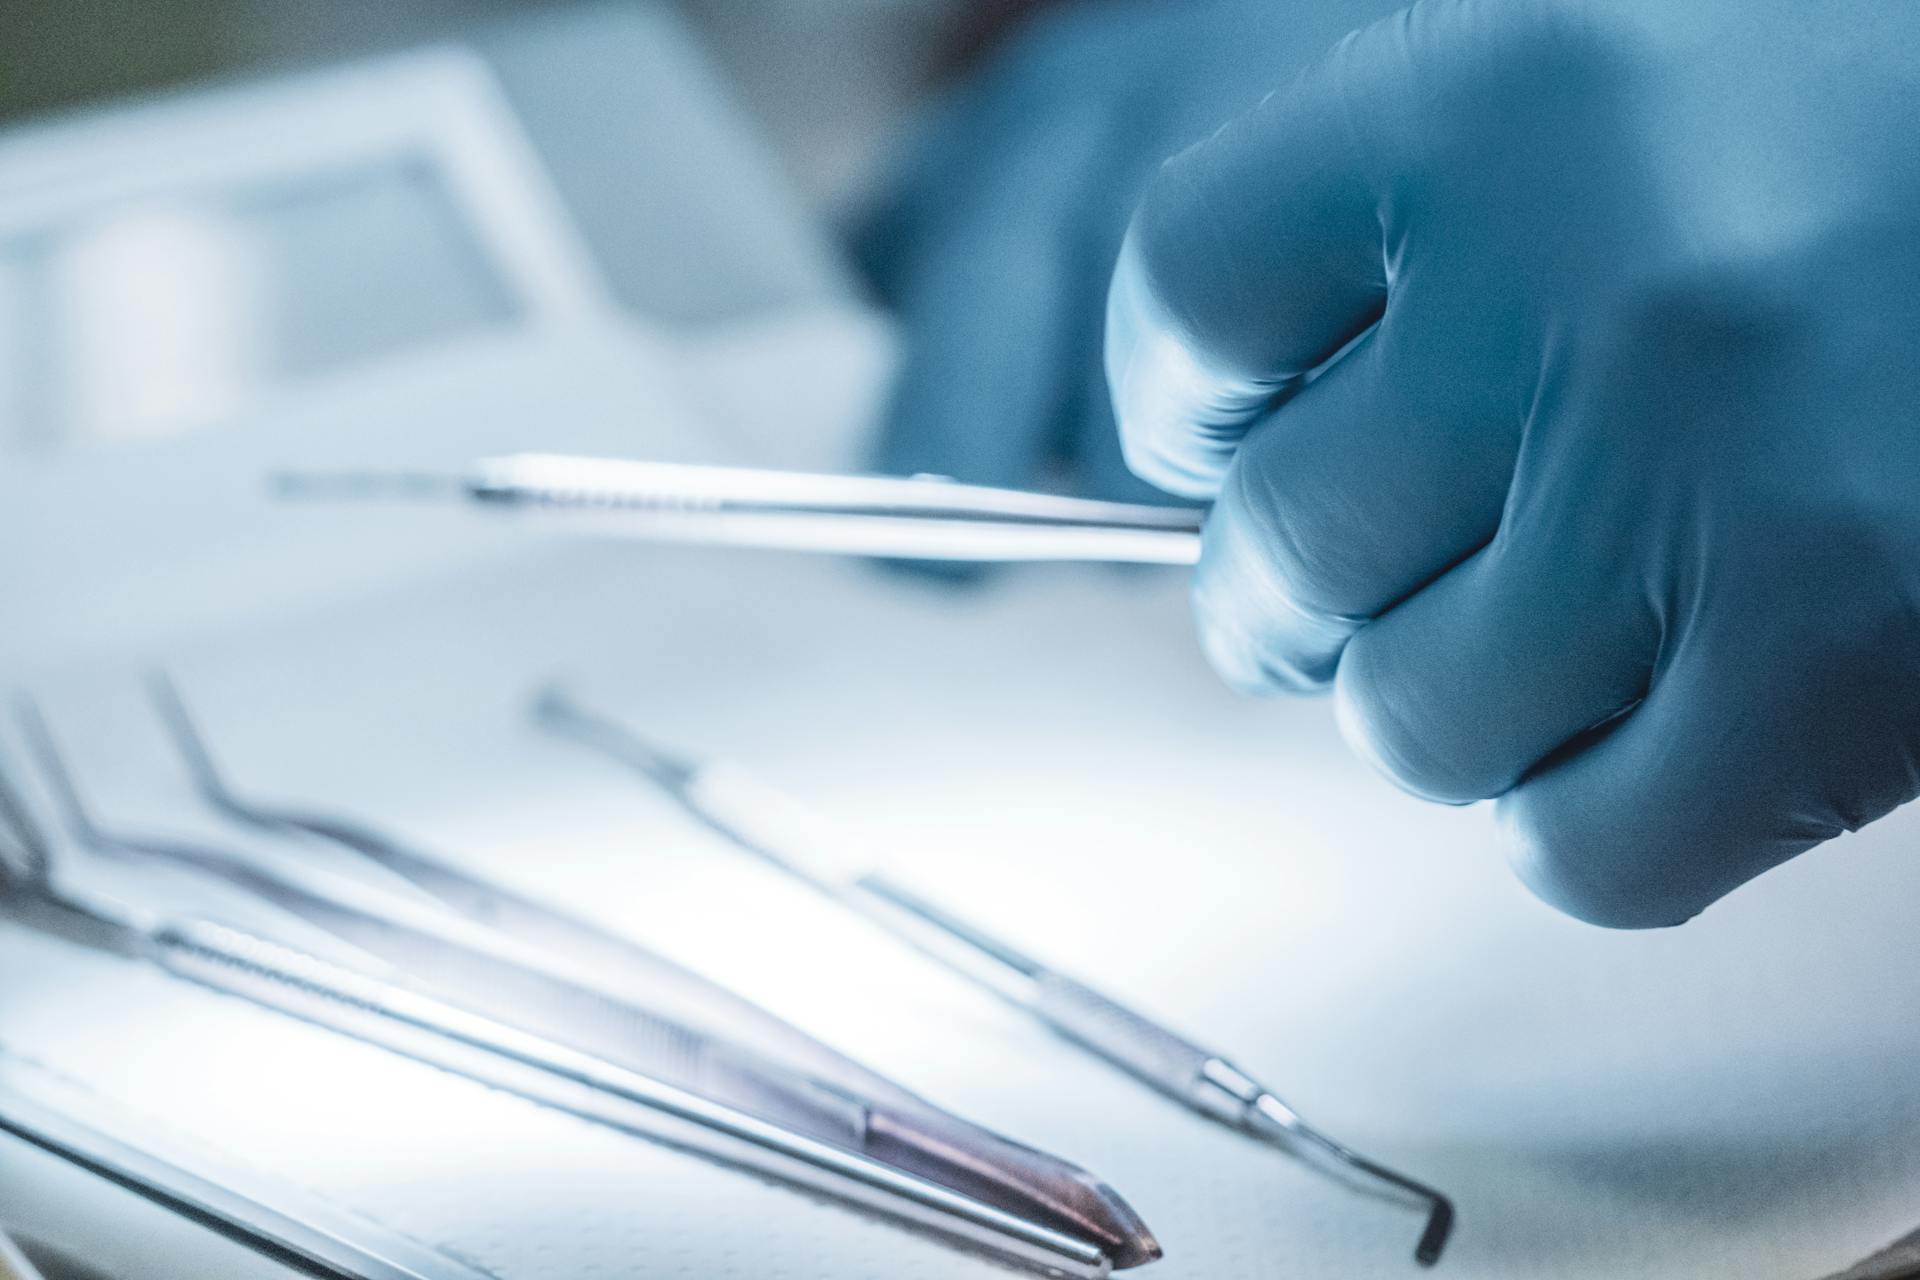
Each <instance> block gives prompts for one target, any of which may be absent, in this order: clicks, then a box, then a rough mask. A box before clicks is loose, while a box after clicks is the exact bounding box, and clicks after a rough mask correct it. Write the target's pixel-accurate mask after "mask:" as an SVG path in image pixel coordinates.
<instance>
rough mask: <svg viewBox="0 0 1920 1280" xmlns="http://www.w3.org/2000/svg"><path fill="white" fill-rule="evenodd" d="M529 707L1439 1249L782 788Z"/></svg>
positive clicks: (1178, 1054) (1162, 1046)
mask: <svg viewBox="0 0 1920 1280" xmlns="http://www.w3.org/2000/svg"><path fill="white" fill-rule="evenodd" d="M534 717H535V719H536V720H537V721H538V723H540V724H541V725H542V726H544V727H545V728H547V729H548V730H550V731H552V732H553V733H555V734H557V735H559V736H562V737H565V738H568V739H570V740H572V741H574V742H577V743H580V744H582V745H584V746H587V747H589V748H591V749H593V750H596V751H598V752H600V753H601V754H603V755H606V756H609V757H611V758H613V759H614V760H616V761H618V762H620V763H622V764H624V765H626V766H627V767H628V768H629V769H631V770H632V771H633V772H635V773H637V774H638V775H639V776H640V777H641V778H643V779H645V780H646V781H647V782H648V783H650V784H651V785H653V786H654V787H656V788H658V789H659V790H660V791H662V792H664V793H665V794H666V795H667V796H668V797H670V798H671V799H673V800H674V801H675V802H677V803H678V804H679V805H680V807H681V808H682V809H683V810H684V811H685V812H686V813H688V814H689V815H690V816H692V817H693V818H694V819H695V820H696V821H698V822H699V823H700V824H701V825H703V826H705V827H706V828H708V829H709V830H711V831H713V832H715V833H716V834H718V835H719V836H721V837H722V838H723V839H725V840H727V841H728V842H729V843H731V844H733V845H734V846H735V847H737V848H739V849H741V850H742V851H744V852H746V853H748V854H750V855H752V856H753V857H755V858H758V859H759V860H760V861H761V862H763V863H765V864H767V865H769V866H771V867H773V868H775V869H776V870H778V871H779V872H780V873H781V874H783V875H786V876H788V877H791V878H792V879H794V880H796V881H798V882H799V883H801V884H803V885H805V886H806V887H807V888H809V889H812V890H813V891H815V892H816V893H819V894H821V895H823V896H825V897H827V898H830V899H831V900H833V901H834V902H837V903H839V904H840V905H841V906H843V907H845V908H847V909H849V910H851V911H854V912H856V913H858V914H859V915H861V916H863V917H865V918H866V919H868V920H870V921H872V922H873V923H875V924H877V925H879V926H880V927H881V928H883V929H885V930H887V931H888V932H889V933H892V934H894V935H895V936H896V937H898V938H900V939H901V940H902V941H904V942H906V943H908V944H909V945H910V946H912V947H914V948H915V949H916V950H919V951H921V952H923V953H924V954H926V955H928V956H930V957H931V958H933V959H934V960H936V961H938V962H940V963H941V964H943V965H945V966H947V967H948V968H950V969H953V970H954V971H956V972H957V973H959V974H961V975H962V976H963V977H965V978H967V979H969V980H971V981H973V982H974V983H976V984H978V985H980V986H983V987H985V988H986V989H987V990H989V991H991V992H993V993H994V994H995V995H997V996H999V997H1000V998H1002V999H1003V1000H1006V1001H1008V1002H1010V1003H1012V1004H1014V1005H1016V1006H1018V1007H1019V1008H1022V1009H1024V1010H1026V1011H1027V1012H1028V1013H1031V1014H1032V1015H1034V1016H1035V1017H1037V1018H1039V1019H1040V1020H1041V1021H1042V1022H1044V1023H1046V1024H1047V1025H1048V1026H1049V1027H1051V1028H1053V1030H1055V1031H1056V1032H1058V1033H1059V1034H1060V1035H1062V1036H1064V1037H1066V1038H1067V1039H1068V1040H1071V1041H1073V1042H1074V1043H1076V1044H1078V1045H1080V1046H1082V1047H1083V1048H1085V1049H1087V1050H1089V1051H1091V1052H1092V1053H1094V1054H1096V1055H1097V1056H1099V1057H1101V1058H1104V1059H1106V1060H1107V1061H1108V1062H1110V1063H1112V1064H1113V1065H1115V1066H1117V1067H1119V1068H1120V1069H1121V1070H1123V1071H1125V1072H1127V1073H1128V1074H1129V1075H1132V1076H1135V1077H1136V1078H1138V1079H1140V1080H1141V1081H1143V1082H1145V1083H1146V1084H1148V1085H1150V1086H1152V1087H1153V1088H1154V1089H1156V1090H1158V1091H1159V1092H1161V1093H1163V1094H1165V1095H1167V1096H1168V1097H1170V1098H1172V1099H1173V1100H1174V1101H1176V1102H1179V1103H1181V1104H1182V1105H1184V1106H1186V1107H1188V1108H1190V1109H1192V1110H1194V1111H1198V1112H1200V1113H1201V1114H1203V1115H1206V1116H1209V1117H1211V1118H1212V1119H1214V1120H1217V1121H1219V1122H1221V1123H1223V1124H1226V1125H1228V1126H1230V1127H1232V1128H1235V1129H1238V1130H1240V1131H1241V1132H1243V1133H1247V1134H1250V1135H1252V1136H1253V1137H1256V1138H1259V1139H1261V1140H1262V1141H1265V1142H1271V1143H1274V1144H1275V1145H1279V1146H1282V1147H1286V1148H1287V1149H1289V1150H1293V1151H1295V1152H1296V1153H1304V1154H1310V1155H1314V1156H1317V1157H1319V1159H1320V1160H1321V1162H1323V1163H1325V1164H1326V1165H1328V1166H1329V1168H1330V1169H1331V1170H1332V1171H1334V1172H1339V1173H1344V1174H1346V1175H1349V1176H1352V1177H1356V1178H1358V1179H1359V1180H1360V1181H1361V1182H1362V1183H1363V1184H1365V1185H1368V1186H1371V1187H1372V1188H1374V1189H1377V1190H1381V1191H1384V1192H1386V1193H1388V1194H1391V1195H1393V1196H1395V1197H1397V1198H1401V1199H1408V1200H1411V1201H1413V1202H1415V1203H1418V1204H1421V1205H1423V1206H1425V1208H1426V1209H1427V1224H1426V1227H1425V1229H1424V1230H1423V1231H1422V1233H1421V1235H1420V1239H1419V1242H1418V1244H1417V1245H1416V1247H1415V1249H1414V1258H1415V1259H1416V1260H1417V1261H1418V1262H1419V1263H1420V1264H1421V1265H1423V1266H1431V1265H1432V1264H1434V1263H1435V1262H1438V1261H1439V1259H1440V1254H1441V1252H1442V1250H1444V1249H1445V1248H1446V1243H1447V1237H1448V1236H1449V1235H1450V1234H1451V1233H1452V1231H1453V1221H1454V1209H1453V1202H1452V1201H1451V1200H1449V1199H1448V1198H1447V1197H1446V1196H1445V1195H1443V1194H1441V1193H1440V1192H1439V1191H1436V1190H1434V1189H1433V1188H1432V1187H1430V1186H1427V1185H1426V1184H1425V1183H1422V1182H1417V1181H1415V1180H1414V1179H1412V1178H1409V1177H1407V1176H1406V1175H1404V1174H1401V1173H1397V1172H1395V1171H1394V1170H1392V1169H1389V1168H1387V1167H1386V1166H1385V1165H1382V1164H1379V1163H1377V1162H1375V1161H1373V1160H1371V1159H1368V1158H1367V1157H1366V1156H1363V1155H1361V1154H1359V1153H1358V1152H1356V1151H1354V1150H1353V1149H1352V1148H1350V1147H1348V1146H1346V1145H1345V1144H1343V1143H1341V1142H1339V1141H1337V1140H1335V1139H1334V1138H1332V1137H1330V1136H1328V1135H1327V1134H1325V1133H1323V1132H1321V1131H1320V1130H1319V1129H1316V1128H1314V1127H1313V1126H1312V1125H1310V1124H1308V1123H1307V1122H1306V1121H1305V1120H1304V1119H1302V1118H1301V1116H1300V1114H1299V1113H1298V1112H1296V1111H1295V1110H1294V1109H1293V1108H1292V1107H1290V1106H1288V1105H1287V1104H1286V1103H1285V1102H1284V1101H1282V1100H1281V1099H1280V1097H1279V1096H1278V1095H1277V1094H1275V1093H1274V1092H1273V1091H1272V1090H1271V1089H1268V1088H1267V1087H1266V1086H1265V1085H1263V1084H1261V1083H1260V1082H1259V1081H1258V1080H1256V1079H1255V1078H1254V1077H1253V1076H1251V1075H1249V1074H1248V1073H1247V1072H1245V1071H1243V1070H1241V1069H1240V1068H1239V1067H1236V1066H1235V1065H1233V1063H1232V1062H1231V1061H1229V1060H1228V1059H1227V1058H1226V1057H1225V1056H1224V1055H1222V1054H1219V1053H1216V1052H1214V1051H1213V1050H1211V1049H1208V1048H1205V1047H1203V1046H1201V1045H1197V1044H1195V1043H1193V1042H1192V1041H1190V1040H1187V1039H1186V1038H1185V1037H1183V1036H1180V1035H1178V1034H1177V1033H1175V1032H1173V1031H1170V1030H1168V1029H1167V1028H1166V1027H1164V1026H1162V1025H1160V1024H1159V1023H1157V1022H1154V1021H1153V1020H1151V1019H1149V1018H1148V1017H1146V1016H1145V1015H1144V1014H1141V1013H1139V1012H1137V1011H1136V1010H1134V1009H1132V1008H1130V1007H1128V1006H1127V1005H1124V1004H1122V1003H1120V1002H1119V1001H1118V1000H1115V999H1113V998H1112V997H1110V996H1107V995H1104V994H1102V993H1101V992H1099V991H1097V990H1095V989H1093V988H1092V987H1089V986H1087V985H1086V984H1085V983H1082V982H1079V981H1077V980H1076V979H1074V978H1072V977H1070V976H1068V975H1067V974H1064V973H1061V972H1060V971H1059V970H1057V969H1054V968H1051V967H1050V966H1048V965H1046V964H1044V963H1042V962H1041V961H1039V960H1037V959H1035V958H1033V957H1032V956H1029V955H1027V954H1025V953H1023V952H1021V951H1020V950H1018V949H1017V948H1015V947H1013V946H1012V945H1010V944H1008V943H1006V942H1003V941H1001V940H1000V939H998V938H995V937H994V936H992V935H991V934H990V933H988V932H987V931H986V930H983V929H981V928H979V927H978V926H976V925H973V924H970V923H968V922H966V921H963V920H961V919H959V918H958V917H957V916H955V915H954V914H953V913H951V912H949V911H947V910H945V909H944V908H942V907H939V906H937V905H935V904H934V903H932V902H930V901H928V900H927V899H926V898H924V897H922V896H921V895H919V894H916V893H914V892H912V891H911V890H908V889H905V888H903V887H901V886H900V885H898V884H895V883H894V882H893V881H892V880H890V879H888V878H887V877H886V876H884V875H881V874H880V873H878V872H874V871H851V872H850V871H846V870H842V869H841V868H840V867H839V866H838V865H835V860H834V859H833V856H832V851H831V849H830V848H828V847H827V846H826V842H825V841H823V840H822V839H821V838H820V837H819V836H818V835H817V834H816V833H815V831H814V830H813V825H814V824H813V823H812V822H811V821H810V818H809V815H807V814H805V813H803V812H801V811H800V810H799V808H798V806H796V805H795V804H794V803H793V802H792V801H791V800H789V799H788V798H787V797H785V796H784V795H781V794H779V793H776V792H773V791H771V790H769V789H768V788H766V787H764V786H763V785H761V784H760V783H758V782H757V781H755V780H754V779H752V778H751V777H749V776H748V775H745V774H743V773H741V772H739V771H738V770H732V769H729V768H727V767H726V766H724V765H719V764H711V763H707V762H704V761H699V760H692V759H687V758H684V757H681V756H678V755H675V754H673V753H672V752H670V751H667V750H664V749H662V748H660V747H659V746H657V745H656V744H654V743H652V742H650V741H648V740H647V739H645V738H643V737H641V736H640V735H638V734H636V733H634V732H633V731H632V730H630V729H628V728H627V727H625V726H624V725H621V724H619V723H616V722H615V721H613V720H611V719H609V718H608V717H606V716H603V715H600V714H598V713H596V712H594V711H592V710H589V709H588V708H586V707H583V706H581V705H580V704H579V703H576V702H574V701H572V700H571V699H569V698H568V697H567V696H566V695H564V694H563V693H561V692H559V691H558V690H551V689H550V690H548V691H546V692H545V693H543V694H542V695H541V696H540V697H539V699H538V700H537V702H536V704H535V707H534Z"/></svg>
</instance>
